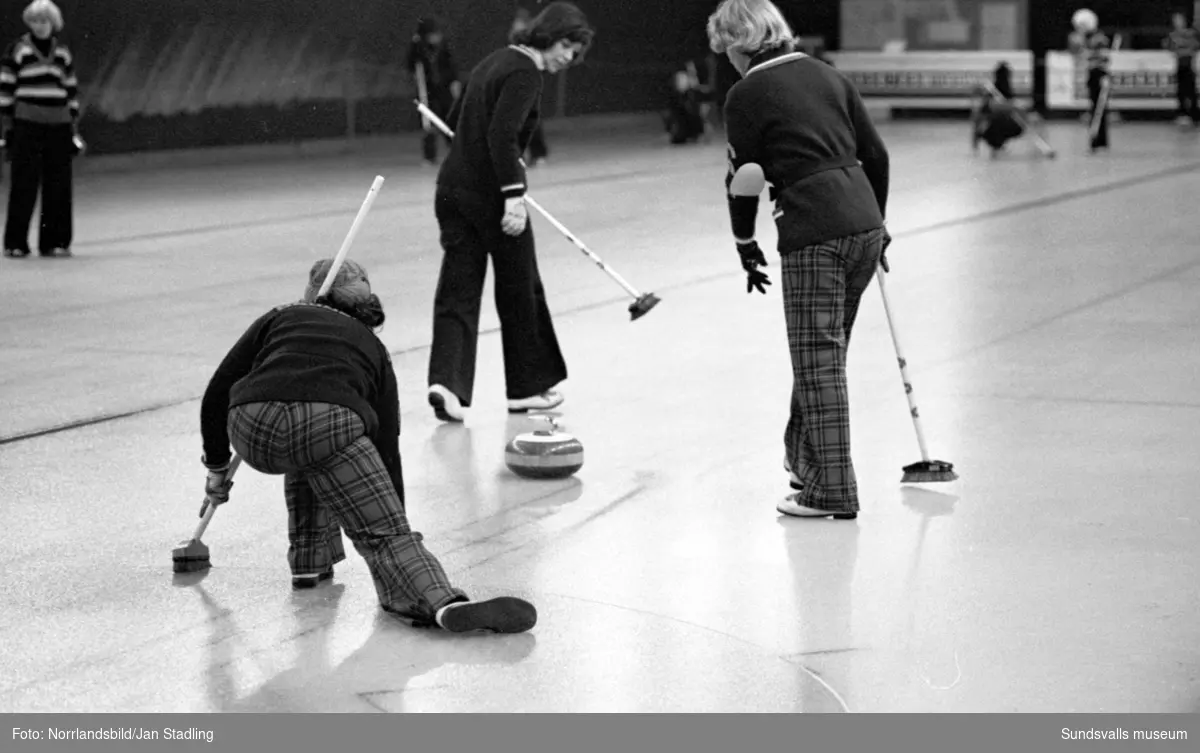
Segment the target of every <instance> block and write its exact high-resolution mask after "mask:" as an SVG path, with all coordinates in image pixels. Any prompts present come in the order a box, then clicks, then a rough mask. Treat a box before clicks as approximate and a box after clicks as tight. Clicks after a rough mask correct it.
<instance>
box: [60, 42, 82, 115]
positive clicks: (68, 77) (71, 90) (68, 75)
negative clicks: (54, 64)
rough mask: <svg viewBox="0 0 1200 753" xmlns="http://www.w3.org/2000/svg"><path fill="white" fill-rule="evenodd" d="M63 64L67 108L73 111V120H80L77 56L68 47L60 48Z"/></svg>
mask: <svg viewBox="0 0 1200 753" xmlns="http://www.w3.org/2000/svg"><path fill="white" fill-rule="evenodd" d="M59 54H60V55H61V56H62V60H63V64H62V69H63V78H62V82H63V89H64V90H65V91H66V92H67V109H69V110H70V111H71V120H72V121H78V120H79V79H78V78H76V77H75V56H74V55H72V54H71V51H70V50H68V49H67V48H66V47H60V48H59Z"/></svg>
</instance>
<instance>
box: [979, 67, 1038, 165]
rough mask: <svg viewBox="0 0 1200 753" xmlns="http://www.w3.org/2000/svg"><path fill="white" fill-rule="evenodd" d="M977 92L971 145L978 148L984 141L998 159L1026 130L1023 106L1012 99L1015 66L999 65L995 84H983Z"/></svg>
mask: <svg viewBox="0 0 1200 753" xmlns="http://www.w3.org/2000/svg"><path fill="white" fill-rule="evenodd" d="M976 95H977V97H978V99H977V101H976V106H975V110H974V113H973V114H972V118H971V148H972V149H974V150H978V149H979V142H980V141H985V142H987V145H988V146H990V147H991V148H992V159H995V158H996V157H997V156H998V155H999V153H1000V151H1001V150H1002V149H1004V146H1005V144H1007V143H1008V142H1009V141H1012V140H1013V139H1015V138H1018V137H1020V136H1021V134H1023V133H1025V126H1023V125H1022V124H1021V119H1020V116H1021V112H1020V108H1019V106H1018V105H1017V104H1016V102H1014V100H1013V88H1012V69H1010V68H1009V67H1008V64H1007V63H1001V64H1000V65H998V66H996V70H995V73H994V74H993V78H992V88H988V87H986V86H981V87H979V88H978V89H977V91H976ZM997 95H999V96H997Z"/></svg>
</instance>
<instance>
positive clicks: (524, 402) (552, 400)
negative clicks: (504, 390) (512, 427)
mask: <svg viewBox="0 0 1200 753" xmlns="http://www.w3.org/2000/svg"><path fill="white" fill-rule="evenodd" d="M562 403H563V396H562V393H560V392H555V391H554V390H546V391H545V392H543V393H542V394H540V395H534V396H533V397H526V398H522V399H521V400H509V401H508V412H509V413H525V412H527V411H531V410H551V409H553V408H557V407H558V406H560V405H562Z"/></svg>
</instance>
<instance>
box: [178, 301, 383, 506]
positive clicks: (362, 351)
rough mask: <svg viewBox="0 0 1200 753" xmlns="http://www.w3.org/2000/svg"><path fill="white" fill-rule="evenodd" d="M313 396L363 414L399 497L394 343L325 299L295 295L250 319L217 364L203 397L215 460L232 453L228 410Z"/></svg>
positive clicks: (209, 455) (204, 427) (211, 460)
mask: <svg viewBox="0 0 1200 753" xmlns="http://www.w3.org/2000/svg"><path fill="white" fill-rule="evenodd" d="M272 400H278V401H282V402H314V403H332V404H333V405H342V406H345V407H347V408H349V409H351V410H353V411H354V412H355V413H357V414H358V415H359V417H361V418H362V420H363V424H364V425H365V426H366V429H367V436H368V437H369V438H370V439H371V441H372V442H373V443H374V444H375V447H376V449H378V450H379V454H380V455H381V456H382V457H383V464H384V465H385V466H386V467H387V469H388V473H389V475H390V476H391V477H392V481H393V482H394V483H395V485H396V491H397V492H398V493H399V494H400V499H401V500H403V499H404V479H403V476H402V474H401V471H400V440H399V434H400V405H399V397H398V395H397V388H396V374H395V372H394V371H393V369H392V359H391V356H390V355H389V354H388V352H387V348H386V347H384V345H383V343H382V342H381V341H380V340H379V338H378V337H376V336H375V333H374V332H372V331H371V329H370V328H369V327H367V326H366V325H365V324H363V323H362V322H360V321H358V320H357V319H354V318H353V317H350V316H348V315H347V314H343V313H341V312H340V311H336V310H334V309H332V308H328V307H326V306H320V305H316V304H306V303H293V304H288V305H285V306H279V307H277V308H275V309H272V310H271V311H269V312H267V313H266V314H264V315H263V316H261V317H259V319H258V320H257V321H256V322H254V324H252V325H250V328H249V329H247V330H246V332H245V334H243V335H242V337H241V339H239V340H238V341H237V343H236V344H235V345H234V346H233V348H232V349H230V351H229V354H228V355H226V356H225V360H223V361H222V362H221V365H220V366H218V367H217V371H216V373H215V374H213V377H212V380H211V381H210V382H209V384H208V389H207V390H206V391H205V393H204V399H203V401H202V402H201V404H200V431H201V434H202V436H203V439H204V457H205V461H206V463H207V464H208V465H213V466H219V465H222V464H224V463H226V462H228V461H229V460H230V458H231V457H232V454H231V452H230V448H229V432H228V429H227V428H226V421H227V415H228V413H229V409H230V408H231V407H234V406H237V405H245V404H246V403H258V402H269V401H272Z"/></svg>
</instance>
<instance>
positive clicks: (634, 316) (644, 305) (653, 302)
mask: <svg viewBox="0 0 1200 753" xmlns="http://www.w3.org/2000/svg"><path fill="white" fill-rule="evenodd" d="M414 101H415V102H416V104H417V109H418V110H420V112H421V114H422V115H424V116H425V119H426V120H428V121H429V122H430V123H433V124H434V126H436V127H437V129H438V130H439V131H441V132H442V133H444V134H446V138H450V139H452V138H454V131H452V130H450V126H448V125H446V123H445V121H443V120H442V119H441V118H439V117H438V116H437V115H436V114H435V113H434V112H433V110H430V109H429V108H428V107H426V106H425V103H423V102H421V101H420V100H414ZM525 203H526V204H528V205H529V206H531V207H533V208H534V209H536V210H537V211H538V212H540V213H541V215H542V216H543V217H545V218H546V220H547V221H549V223H550V224H551V225H553V226H554V227H555V229H556V230H558V232H560V233H562V234H563V235H564V236H566V238H567V240H569V241H570V242H571V243H573V244H574V245H575V247H576V248H578V249H579V250H580V251H582V252H583V253H584V255H585V256H587V257H588V258H589V259H591V260H592V261H594V262H595V263H596V266H598V267H600V269H601V270H603V271H604V272H605V273H606V274H607V275H608V276H609V277H611V278H613V280H615V281H616V282H617V284H618V285H620V286H621V287H622V288H624V289H625V292H626V293H629V295H630V296H632V297H633V303H631V304H629V318H630V320H631V321H637V320H638V319H640V318H641V317H643V316H645V315H646V314H648V313H650V309H652V308H654V307H655V306H657V305H658V304H659V302H660V301H661V299H660V298H659V297H658V296H656V295H654V294H653V293H639V292H638V291H637V289H636V288H634V287H633V286H632V285H630V284H629V283H628V282H626V281H625V278H623V277H621V275H619V274H617V272H616V270H614V269H612V268H611V267H609V266H608V265H607V264H605V263H604V261H603V260H601V259H600V257H599V256H596V255H595V254H594V253H592V250H591V249H590V248H588V247H587V246H586V245H584V243H583V241H581V240H579V239H578V238H576V237H575V235H574V234H573V233H572V232H571V231H570V230H568V229H567V228H566V226H565V225H563V224H562V223H561V222H559V221H558V220H556V219H554V216H553V215H551V214H550V213H549V212H547V211H546V210H545V209H542V205H541V204H538V203H537V202H536V201H534V200H533V197H531V196H529V195H526V196H525Z"/></svg>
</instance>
